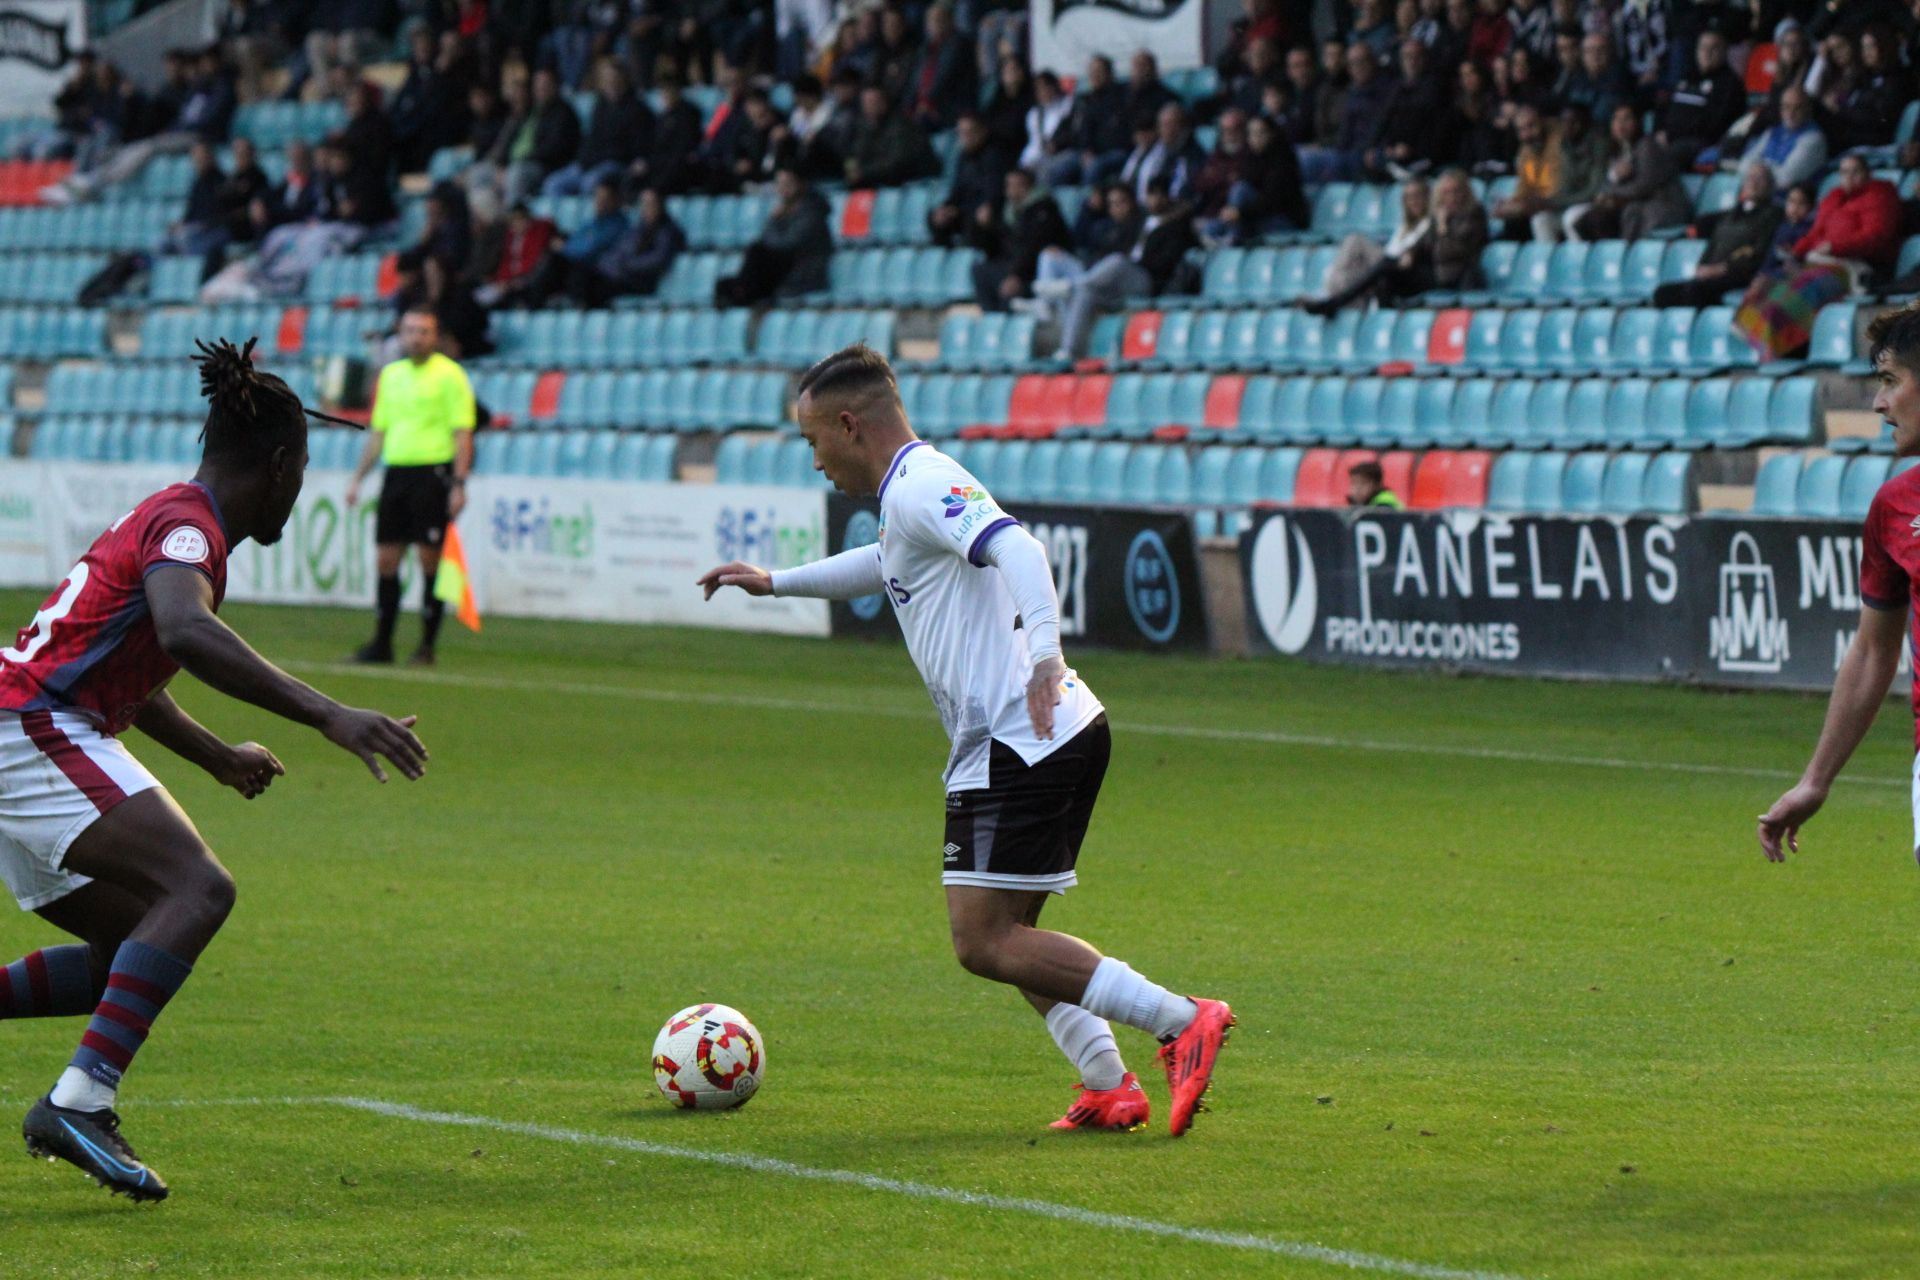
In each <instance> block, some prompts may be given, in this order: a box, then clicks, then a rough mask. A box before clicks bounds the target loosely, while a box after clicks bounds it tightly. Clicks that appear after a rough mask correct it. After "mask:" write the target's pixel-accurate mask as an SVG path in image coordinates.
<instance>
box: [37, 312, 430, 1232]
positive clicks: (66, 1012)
mask: <svg viewBox="0 0 1920 1280" xmlns="http://www.w3.org/2000/svg"><path fill="white" fill-rule="evenodd" d="M252 350H253V342H252V341H249V342H248V343H247V345H246V348H245V350H241V349H238V348H235V347H234V346H233V345H232V344H231V343H228V342H221V343H219V344H218V345H217V346H214V347H207V346H206V345H204V344H202V345H201V351H202V352H203V353H204V354H202V355H200V356H197V357H195V359H196V360H198V361H199V363H200V379H201V390H202V393H203V394H204V395H205V396H206V397H207V399H208V400H209V401H211V402H212V405H211V408H210V410H209V412H208V414H207V422H206V427H205V429H204V431H203V433H202V439H203V440H204V441H205V448H204V451H203V453H202V456H201V461H200V469H199V471H198V472H197V473H195V475H194V478H193V479H192V480H191V481H189V482H188V483H185V484H176V485H171V486H169V487H167V488H165V489H162V490H161V491H160V492H159V493H156V494H154V495H153V496H152V497H150V498H148V499H146V500H145V501H144V502H142V503H141V504H140V505H139V506H137V507H135V508H134V509H133V510H132V511H131V512H129V513H127V514H126V515H124V516H122V517H121V518H120V519H119V520H117V521H115V522H114V524H113V527H112V528H110V529H108V530H107V531H106V532H105V533H103V534H101V535H100V537H99V539H98V540H97V541H96V542H95V543H94V544H93V547H92V548H91V549H90V550H89V551H88V552H87V554H86V556H85V557H84V558H82V559H81V561H80V563H79V564H77V565H75V566H74V567H73V570H72V572H70V573H69V574H68V575H67V579H66V581H65V582H63V583H61V584H60V586H59V588H58V589H57V590H55V591H54V593H53V595H52V596H51V597H49V598H48V600H47V602H46V604H45V605H44V606H42V607H41V609H40V611H39V612H38V613H36V614H35V615H34V617H33V621H32V622H30V623H29V624H28V625H27V627H26V628H25V629H24V630H23V631H21V632H20V634H19V638H18V639H16V640H15V641H14V643H13V644H12V646H10V647H8V648H4V649H0V881H4V882H5V884H6V886H7V888H8V889H9V890H11V891H12V893H13V895H14V896H15V897H16V898H17V899H18V900H19V902H20V905H21V907H22V908H23V909H25V910H29V911H34V912H37V913H38V914H39V915H40V916H41V917H42V918H43V919H45V920H47V921H48V922H50V923H52V924H55V925H57V926H59V927H60V928H62V929H64V930H66V931H67V932H68V933H71V934H73V935H74V936H75V937H77V938H80V939H81V940H82V941H81V942H80V943H78V944H74V945H68V946H59V947H47V948H45V949H43V950H40V951H35V952H33V953H32V954H31V955H28V956H25V957H24V958H22V959H20V960H18V961H15V962H14V963H13V964H11V965H8V966H6V967H5V968H4V969H0V1019H5V1018H30V1017H59V1016H78V1015H81V1014H91V1015H92V1018H91V1021H90V1022H89V1023H88V1024H87V1030H86V1034H85V1035H84V1036H82V1037H81V1041H80V1047H79V1048H78V1049H77V1050H76V1051H75V1053H74V1056H73V1060H72V1062H71V1063H70V1064H69V1065H68V1067H67V1069H66V1071H65V1072H63V1073H62V1074H61V1076H60V1079H59V1081H58V1082H57V1083H56V1084H55V1085H54V1087H53V1089H52V1091H51V1092H50V1093H49V1094H48V1095H47V1096H46V1097H44V1098H42V1099H41V1100H40V1101H39V1102H37V1103H35V1104H34V1105H33V1107H32V1109H31V1110H29V1111H28V1112H27V1117H26V1121H25V1123H24V1125H23V1126H22V1133H23V1136H24V1137H25V1138H26V1142H27V1150H28V1152H29V1153H30V1154H32V1155H35V1156H41V1157H46V1158H59V1159H62V1160H66V1161H68V1162H70V1163H72V1164H74V1165H77V1166H78V1167H79V1168H80V1169H82V1170H83V1171H85V1172H86V1173H89V1174H91V1175H92V1176H93V1177H94V1178H95V1179H96V1180H98V1181H99V1182H100V1183H101V1184H102V1185H104V1186H105V1187H107V1188H108V1189H109V1190H112V1191H114V1192H116V1193H119V1194H124V1195H127V1196H130V1197H132V1198H133V1199H135V1200H160V1199H164V1198H165V1197H166V1195H167V1186H166V1183H164V1182H163V1181H161V1179H160V1177H159V1175H158V1174H156V1173H155V1172H154V1171H153V1170H152V1169H150V1168H148V1167H147V1166H146V1165H145V1164H144V1163H142V1161H141V1160H140V1158H139V1157H138V1156H136V1155H135V1154H134V1152H133V1148H132V1147H131V1146H129V1145H128V1143H127V1141H126V1139H124V1138H123V1137H121V1136H120V1118H119V1116H118V1115H117V1114H116V1113H115V1111H114V1109H113V1107H114V1101H115V1094H116V1091H117V1089H118V1086H119V1083H120V1077H121V1074H122V1073H123V1072H125V1071H126V1069H127V1067H128V1065H129V1064H130V1063H131V1062H132V1061H133V1056H134V1054H135V1053H136V1052H137V1051H138V1050H139V1048H140V1046H141V1044H142V1042H144V1041H145V1040H146V1037H147V1032H148V1030H149V1029H150V1028H151V1026H152V1024H153V1020H154V1019H155V1018H156V1017H157V1016H159V1013H160V1010H161V1009H162V1008H163V1007H164V1006H165V1005H166V1003H167V1001H168V999H170V998H171V997H172V996H173V994H174V992H176V991H178V990H179V989H180V985H181V984H182V983H183V982H185V981H186V978H187V975H188V973H189V972H191V970H192V967H193V962H194V961H195V960H196V959H197V958H198V957H199V955H200V952H201V951H202V950H203V949H204V948H205V947H206V945H207V943H208V942H210V941H211V940H212V938H213V935H214V933H215V932H216V931H218V930H219V928H220V926H221V924H222V923H223V922H225V920H226V918H227V913H228V912H229V911H231V910H232V908H233V900H234V886H233V878H232V877H231V876H230V875H228V874H227V870H226V868H225V867H223V866H221V865H220V862H219V859H217V858H215V857H214V855H213V851H212V850H211V849H209V848H207V846H206V843H205V842H204V841H203V840H201V838H200V833H199V832H198V831H196V830H195V829H194V826H193V823H192V822H191V821H190V820H188V818H187V815H186V814H185V813H183V812H181V809H180V806H179V805H177V804H175V803H174V801H173V798H172V797H171V796H169V795H168V794H167V792H166V790H165V789H164V788H162V787H161V786H160V785H159V783H158V782H156V781H155V780H154V778H153V775H151V774H150V773H148V772H147V771H146V769H144V768H143V767H141V765H140V764H139V762H138V761H136V760H135V759H134V758H133V757H132V755H130V754H129V753H128V752H127V749H126V747H125V746H123V745H122V744H121V742H120V740H119V735H120V734H121V733H123V732H124V731H125V730H126V729H127V728H128V727H130V726H131V727H133V728H136V729H139V730H140V731H141V732H142V733H144V734H146V735H147V736H148V737H149V738H152V739H153V740H154V741H156V742H158V743H159V744H160V745H161V746H163V747H166V748H167V749H168V750H170V751H172V752H174V753H175V754H177V755H179V756H182V757H184V758H185V759H187V760H191V761H192V762H193V763H195V764H197V765H199V766H200V767H201V768H203V769H205V770H206V771H207V772H208V773H210V774H212V775H213V776H214V777H215V778H217V779H219V780H220V782H221V783H222V784H224V785H226V786H230V787H232V788H233V789H234V790H236V791H238V792H239V793H240V794H241V795H243V796H245V797H246V798H248V799H249V800H251V799H252V798H253V797H255V796H257V795H259V794H260V793H261V792H262V791H264V790H266V789H267V787H268V785H269V784H270V783H271V782H272V781H273V779H274V778H276V777H279V776H280V775H282V774H283V773H285V772H286V771H285V770H284V769H283V768H282V767H281V764H280V762H279V761H278V760H276V759H274V756H273V753H272V752H271V751H268V750H267V749H266V748H265V747H263V746H260V745H259V744H258V743H253V742H248V743H242V744H241V745H239V746H229V745H228V744H227V743H225V742H223V741H221V740H220V738H218V737H217V736H215V735H214V734H213V733H212V732H211V731H209V730H208V729H206V728H205V727H203V726H202V725H200V724H198V723H196V722H195V721H194V719H193V717H191V716H189V715H188V714H187V713H186V712H185V711H183V710H182V709H181V708H180V707H179V705H178V704H176V703H175V702H174V701H173V699H172V697H171V696H169V695H168V693H167V691H166V685H167V682H168V681H169V680H170V679H172V677H173V675H174V673H175V672H176V671H179V670H180V669H182V668H185V669H186V670H188V671H190V672H192V673H193V674H194V675H195V676H196V677H198V678H199V679H200V680H202V681H204V682H205V683H206V684H208V685H211V686H212V687H213V688H215V689H218V690H219V691H220V692H222V693H225V694H228V695H229V696H231V697H235V698H239V699H241V700H242V701H245V702H251V703H253V704H254V705H255V706H258V707H264V708H265V709H266V710H268V711H271V712H274V713H275V714H276V715H280V716H284V717H286V718H287V719H289V720H292V721H295V722H296V723H299V724H304V725H310V726H312V727H313V728H315V729H318V730H319V731H320V732H321V733H322V734H323V735H325V737H326V738H327V739H328V740H329V741H331V742H333V743H334V744H336V745H338V746H340V747H343V748H345V749H346V750H348V751H350V752H352V753H353V754H355V755H357V756H359V757H360V758H361V759H362V760H363V761H365V762H366V765H367V767H368V768H369V769H370V770H372V772H373V775H374V777H375V778H377V779H379V780H380V781H382V782H385V781H386V772H385V770H383V769H382V768H381V764H380V761H381V759H382V758H383V757H384V758H385V759H386V760H388V761H390V762H391V763H392V764H393V765H394V767H395V768H397V769H398V770H399V771H400V772H401V773H402V774H404V775H405V776H406V777H408V778H418V777H420V776H421V773H422V772H423V771H424V769H425V767H426V759H427V753H426V749H425V748H424V747H422V746H421V745H420V740H419V739H418V738H416V737H415V736H414V735H413V732H412V725H413V723H414V718H413V717H411V716H408V717H406V718H404V719H400V720H396V719H393V718H391V717H389V716H385V715H382V714H381V713H379V712H377V711H361V710H356V709H354V708H351V707H345V706H342V705H341V704H340V703H337V702H335V701H333V700H332V699H331V698H328V697H326V696H325V695H323V694H321V693H319V692H318V691H316V690H314V689H312V688H309V687H308V686H307V685H305V684H302V683H301V682H300V681H298V680H295V679H294V678H293V677H292V676H289V675H287V674H286V673H285V672H284V671H281V670H280V669H279V668H277V667H275V666H274V665H273V664H272V663H270V662H268V661H267V660H266V659H265V658H262V657H261V656H260V655H259V654H257V653H255V652H254V651H253V650H252V649H251V648H250V647H248V645H247V642H246V641H244V640H242V639H241V638H240V637H239V636H238V635H236V634H235V633H234V632H233V631H232V630H231V629H229V628H228V627H227V625H226V624H225V623H223V622H221V621H220V620H219V618H218V617H216V616H215V613H216V611H217V610H218V609H219V607H220V601H221V598H222V597H223V595H224V594H225V591H226V583H227V556H228V554H229V552H230V551H231V549H232V548H233V547H234V546H235V545H236V544H238V543H239V542H241V541H242V540H244V539H247V538H252V539H254V540H255V541H257V542H260V543H262V544H271V543H273V542H277V541H278V540H279V538H280V534H281V531H282V530H283V529H284V528H285V527H286V523H287V520H288V518H289V517H290V516H291V515H292V514H293V504H294V500H295V499H296V498H297V497H299V494H300V485H301V481H302V479H303V478H304V476H305V472H306V466H307V422H306V415H307V413H308V412H309V411H308V410H306V409H305V407H304V406H303V405H302V404H301V403H300V399H299V397H297V396H295V395H294V394H293V392H292V391H290V390H289V389H288V388H287V384H286V383H284V382H282V381H281V380H280V379H278V378H276V377H273V376H271V375H269V374H264V373H261V372H258V371H256V370H255V369H254V367H253V364H252V360H251V358H250V357H251V353H252Z"/></svg>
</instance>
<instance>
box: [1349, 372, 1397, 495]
mask: <svg viewBox="0 0 1920 1280" xmlns="http://www.w3.org/2000/svg"><path fill="white" fill-rule="evenodd" d="M1385 392H1386V379H1384V378H1351V379H1348V380H1347V384H1346V393H1345V395H1344V396H1343V397H1342V399H1341V417H1342V425H1341V431H1340V435H1339V439H1340V440H1341V441H1358V442H1360V443H1363V444H1367V445H1369V446H1373V447H1378V446H1379V445H1380V444H1381V443H1382V440H1381V425H1380V397H1381V396H1382V395H1383V394H1385ZM1341 474H1342V475H1345V474H1346V473H1345V472H1342V473H1341Z"/></svg>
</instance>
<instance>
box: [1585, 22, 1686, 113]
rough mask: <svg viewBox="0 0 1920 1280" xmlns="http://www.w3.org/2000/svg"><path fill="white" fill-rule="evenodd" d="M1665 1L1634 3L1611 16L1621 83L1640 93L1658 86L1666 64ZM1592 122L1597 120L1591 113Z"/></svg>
mask: <svg viewBox="0 0 1920 1280" xmlns="http://www.w3.org/2000/svg"><path fill="white" fill-rule="evenodd" d="M1672 21H1673V19H1672V13H1671V10H1670V8H1669V5H1668V3H1667V0H1634V2H1633V3H1632V4H1623V5H1621V6H1620V7H1619V8H1618V9H1617V10H1615V11H1614V14H1613V29H1614V43H1616V44H1618V46H1619V49H1620V52H1621V53H1622V54H1623V55H1624V57H1625V60H1626V73H1625V77H1624V78H1625V79H1627V80H1629V81H1631V82H1632V83H1633V84H1634V85H1637V86H1638V87H1639V88H1641V89H1642V90H1646V89H1652V88H1653V87H1655V86H1656V85H1658V84H1659V83H1660V77H1661V73H1662V72H1663V71H1664V70H1665V69H1666V63H1667V33H1668V29H1669V28H1670V27H1671V25H1672ZM1594 118H1595V119H1596V120H1597V119H1599V118H1600V115H1599V113H1598V112H1597V111H1596V112H1595V113H1594Z"/></svg>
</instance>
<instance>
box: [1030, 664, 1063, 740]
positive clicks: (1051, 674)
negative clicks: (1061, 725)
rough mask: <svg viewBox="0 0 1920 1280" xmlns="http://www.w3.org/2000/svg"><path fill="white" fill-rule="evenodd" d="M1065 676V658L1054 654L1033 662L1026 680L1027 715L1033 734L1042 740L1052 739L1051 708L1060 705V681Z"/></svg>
mask: <svg viewBox="0 0 1920 1280" xmlns="http://www.w3.org/2000/svg"><path fill="white" fill-rule="evenodd" d="M1066 678H1067V660H1066V659H1065V658H1062V657H1060V656H1059V655H1058V654H1056V655H1054V656H1053V657H1051V658H1042V659H1040V661H1039V662H1037V663H1035V664H1034V668H1033V678H1032V679H1030V680H1028V681H1027V715H1028V717H1029V718H1031V719H1032V721H1033V736H1034V737H1036V738H1038V739H1040V741H1042V742H1052V741H1053V709H1054V708H1055V707H1057V706H1059V705H1060V682H1061V681H1062V680H1065V679H1066Z"/></svg>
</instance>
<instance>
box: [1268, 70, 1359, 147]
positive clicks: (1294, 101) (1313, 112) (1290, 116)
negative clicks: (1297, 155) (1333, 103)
mask: <svg viewBox="0 0 1920 1280" xmlns="http://www.w3.org/2000/svg"><path fill="white" fill-rule="evenodd" d="M1338 93H1339V88H1338V86H1336V85H1333V84H1331V83H1330V82H1328V81H1326V80H1324V79H1322V78H1321V75H1320V67H1319V64H1317V63H1316V62H1314V60H1313V50H1311V49H1309V48H1307V47H1306V46H1305V45H1301V46H1300V47H1298V48H1294V49H1289V50H1287V72H1286V80H1285V83H1284V85H1283V86H1282V90H1281V96H1280V109H1279V110H1278V111H1275V112H1273V113H1272V115H1273V119H1274V122H1275V123H1277V124H1278V125H1279V126H1280V131H1281V133H1283V134H1285V135H1286V139H1287V142H1288V144H1289V145H1290V146H1294V147H1304V146H1312V145H1313V144H1314V143H1316V142H1317V141H1319V139H1320V133H1319V121H1320V119H1321V117H1322V111H1321V102H1322V100H1323V99H1324V98H1328V97H1331V96H1334V95H1337V94H1338ZM1264 106H1265V103H1264V99H1263V101H1262V107H1263V110H1262V111H1261V112H1256V113H1255V114H1265V112H1264ZM1329 118H1332V117H1331V116H1329ZM1327 136H1328V137H1329V138H1331V137H1332V135H1331V134H1328V135H1327Z"/></svg>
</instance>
